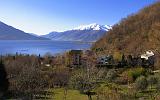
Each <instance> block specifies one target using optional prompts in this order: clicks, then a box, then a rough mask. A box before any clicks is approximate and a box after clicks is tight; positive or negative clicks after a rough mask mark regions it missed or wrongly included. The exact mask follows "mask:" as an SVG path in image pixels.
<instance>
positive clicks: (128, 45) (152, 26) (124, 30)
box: [92, 2, 160, 54]
mask: <svg viewBox="0 0 160 100" xmlns="http://www.w3.org/2000/svg"><path fill="white" fill-rule="evenodd" d="M92 49H93V50H95V51H97V52H101V53H106V54H107V53H112V52H115V51H119V52H122V53H124V54H126V53H129V54H140V53H142V52H144V51H146V50H153V51H154V52H159V53H160V2H157V3H155V4H152V5H150V6H148V7H145V8H144V9H142V10H141V11H139V12H138V13H137V14H133V15H130V16H128V17H127V18H124V19H122V20H121V21H120V23H118V24H116V25H114V26H113V27H112V29H111V30H110V31H108V33H107V35H106V36H104V37H102V38H101V39H100V40H98V41H97V42H96V43H95V44H94V45H93V47H92Z"/></svg>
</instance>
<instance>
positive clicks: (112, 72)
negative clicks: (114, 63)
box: [106, 69, 117, 82]
mask: <svg viewBox="0 0 160 100" xmlns="http://www.w3.org/2000/svg"><path fill="white" fill-rule="evenodd" d="M116 76H117V73H116V71H115V69H111V70H109V71H108V72H107V75H106V79H107V81H109V82H111V81H113V79H115V77H116Z"/></svg>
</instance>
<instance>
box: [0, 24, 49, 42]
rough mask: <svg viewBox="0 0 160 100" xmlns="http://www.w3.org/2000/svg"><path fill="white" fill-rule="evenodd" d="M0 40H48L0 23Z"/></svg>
mask: <svg viewBox="0 0 160 100" xmlns="http://www.w3.org/2000/svg"><path fill="white" fill-rule="evenodd" d="M0 40H49V39H47V38H44V37H38V36H34V35H31V34H30V33H26V32H24V31H22V30H19V29H17V28H14V27H13V26H10V25H7V24H5V23H3V22H2V21H0Z"/></svg>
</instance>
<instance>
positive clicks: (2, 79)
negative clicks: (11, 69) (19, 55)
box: [0, 60, 9, 98]
mask: <svg viewBox="0 0 160 100" xmlns="http://www.w3.org/2000/svg"><path fill="white" fill-rule="evenodd" d="M8 86H9V82H8V79H7V73H6V71H5V67H4V64H3V62H2V60H1V61H0V98H2V96H3V95H4V94H5V93H6V92H7V90H8Z"/></svg>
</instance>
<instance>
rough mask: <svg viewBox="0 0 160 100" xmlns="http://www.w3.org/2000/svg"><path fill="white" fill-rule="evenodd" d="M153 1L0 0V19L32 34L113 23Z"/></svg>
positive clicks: (153, 0)
mask: <svg viewBox="0 0 160 100" xmlns="http://www.w3.org/2000/svg"><path fill="white" fill-rule="evenodd" d="M155 1H156V0H0V21H2V22H4V23H6V24H8V25H11V26H13V27H16V28H18V29H21V30H23V31H25V32H29V33H35V34H39V35H40V34H47V33H49V32H51V31H64V30H68V29H72V28H74V27H77V26H79V25H83V24H91V23H98V24H106V25H114V24H115V23H117V22H119V21H120V20H121V19H122V18H124V17H126V16H128V15H130V14H132V13H136V12H137V11H138V10H140V9H142V8H143V7H144V6H146V5H149V4H152V3H153V2H155Z"/></svg>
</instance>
